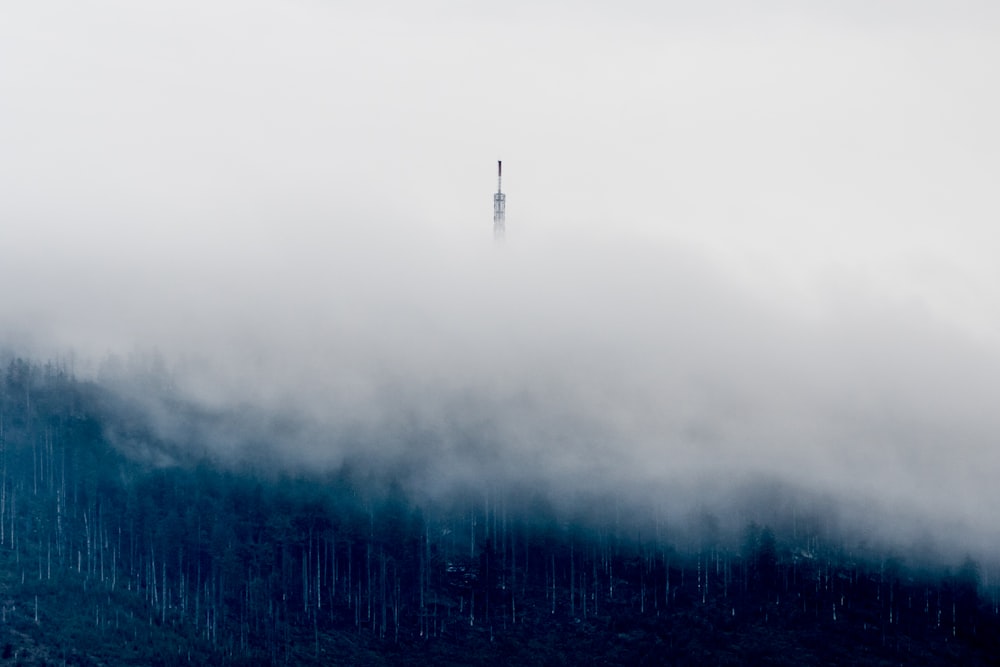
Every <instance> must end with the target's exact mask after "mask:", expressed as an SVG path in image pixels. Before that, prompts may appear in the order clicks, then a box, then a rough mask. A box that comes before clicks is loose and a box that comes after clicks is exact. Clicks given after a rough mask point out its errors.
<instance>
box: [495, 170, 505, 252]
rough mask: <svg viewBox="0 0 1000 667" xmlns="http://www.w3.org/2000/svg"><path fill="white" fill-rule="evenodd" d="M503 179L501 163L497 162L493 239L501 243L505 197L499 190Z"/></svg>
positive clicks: (503, 231) (503, 227)
mask: <svg viewBox="0 0 1000 667" xmlns="http://www.w3.org/2000/svg"><path fill="white" fill-rule="evenodd" d="M502 179H503V163H502V162H501V161H500V160H497V191H496V193H495V194H494V195H493V238H494V240H496V241H502V240H503V237H504V233H505V232H506V217H507V195H505V194H504V193H503V189H502V188H501V184H502Z"/></svg>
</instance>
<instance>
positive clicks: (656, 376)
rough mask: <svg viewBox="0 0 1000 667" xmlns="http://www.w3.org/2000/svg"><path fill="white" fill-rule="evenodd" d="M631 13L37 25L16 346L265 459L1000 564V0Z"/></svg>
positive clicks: (11, 175)
mask: <svg viewBox="0 0 1000 667" xmlns="http://www.w3.org/2000/svg"><path fill="white" fill-rule="evenodd" d="M886 7H889V6H888V5H887V6H886ZM628 8H629V10H630V11H629V12H626V11H624V10H623V13H622V14H621V15H618V14H613V15H606V12H605V10H601V9H599V8H589V9H586V11H583V12H582V13H581V14H579V15H575V16H574V17H573V19H572V20H569V21H565V22H564V21H562V20H561V17H562V13H561V11H560V6H559V4H558V3H551V5H550V6H547V7H546V9H545V11H543V12H542V14H541V16H539V17H537V18H536V20H530V21H529V20H528V18H527V16H526V14H527V13H528V10H527V9H526V8H523V7H518V6H515V7H512V8H511V9H510V11H511V13H510V14H509V15H506V16H501V17H497V16H493V15H492V14H489V13H486V12H479V11H473V10H468V9H466V10H459V9H457V8H451V7H448V6H447V3H444V4H442V5H440V7H438V9H439V10H440V11H441V13H442V15H441V16H440V17H437V18H426V17H424V18H420V17H417V16H412V15H408V14H407V13H406V12H405V11H402V12H395V13H394V12H389V15H383V14H381V13H379V12H375V11H374V10H367V9H361V8H357V7H347V6H340V5H320V4H317V3H306V2H287V3H277V2H257V3H251V4H249V5H243V4H241V5H236V4H234V3H227V2H218V3H209V4H207V5H205V4H200V5H195V4H185V3H174V4H171V6H170V7H167V6H165V5H163V6H160V5H155V4H154V5H151V6H148V7H146V8H144V9H140V8H135V7H126V6H122V5H119V4H118V3H111V2H109V3H99V4H98V5H97V8H96V9H94V10H93V11H91V10H90V9H86V10H84V9H81V8H77V7H76V6H75V5H72V4H70V3H59V2H45V3H39V4H38V6H37V7H35V8H21V9H17V10H6V12H7V13H8V14H10V16H9V18H10V19H11V20H9V21H4V22H3V23H4V24H5V26H6V27H4V28H0V30H2V34H0V37H2V39H0V43H2V44H3V46H2V47H0V49H2V55H3V58H2V59H3V61H4V62H6V63H13V64H12V65H10V66H7V67H5V68H4V71H3V72H2V73H0V80H2V81H3V85H4V87H5V89H7V90H10V91H11V92H12V93H13V94H12V95H10V96H9V98H8V100H6V101H5V103H4V104H3V106H2V107H0V126H2V127H4V128H5V129H4V130H3V137H2V141H3V145H4V147H5V148H4V150H3V151H2V153H3V157H0V187H2V190H3V191H4V192H5V193H7V194H6V195H5V196H4V198H3V201H2V202H0V218H2V220H3V223H2V224H3V235H4V238H5V240H4V243H3V245H2V247H0V281H2V284H3V285H4V286H5V288H4V292H3V302H2V309H0V335H2V337H3V342H4V343H5V344H6V345H7V346H9V347H12V348H13V349H15V350H18V351H20V352H22V353H25V354H32V355H37V356H42V357H46V356H51V357H59V358H62V359H69V360H70V362H71V364H72V366H73V369H74V371H75V372H76V373H77V374H79V375H81V376H83V377H92V378H95V379H98V380H100V381H102V382H106V383H108V384H110V385H113V386H117V387H119V388H120V389H121V391H122V392H123V394H126V395H129V396H131V397H132V400H134V401H135V403H136V404H137V405H138V406H140V407H141V409H142V410H143V411H144V414H146V415H147V416H148V419H150V421H151V423H152V424H153V425H154V427H155V433H156V436H157V437H159V438H162V439H163V440H165V441H169V442H172V443H176V444H179V445H184V446H192V447H198V448H208V449H209V450H210V451H211V452H213V453H214V454H215V455H217V456H219V457H222V458H224V459H225V460H237V461H238V460H241V459H242V460H266V461H269V462H277V463H278V464H280V465H282V466H287V467H288V468H289V469H291V470H314V471H315V470H329V469H335V468H337V467H338V466H341V465H343V464H344V463H345V462H353V463H356V462H358V461H361V462H364V463H365V465H369V466H371V467H372V468H382V469H391V470H394V471H396V473H397V474H399V475H401V476H403V477H404V478H405V479H406V483H407V484H408V485H409V486H410V487H411V488H412V489H420V490H421V492H422V493H427V494H431V495H433V494H435V493H446V492H447V491H448V489H450V488H455V487H460V486H470V485H472V486H474V485H476V484H504V483H515V482H516V483H525V482H526V483H529V484H531V485H535V486H537V487H538V488H541V489H546V490H547V491H546V492H547V493H551V494H553V496H558V495H559V494H561V493H565V494H569V495H570V496H572V495H573V494H575V493H578V492H581V490H593V491H594V492H595V493H603V492H607V491H608V490H612V489H617V490H618V492H620V493H621V494H622V495H623V496H633V495H634V496H636V497H639V498H647V499H649V500H650V502H651V503H662V502H667V501H670V502H672V503H674V504H675V506H677V507H681V506H684V507H687V506H692V507H693V506H703V507H717V508H718V509H719V511H723V510H724V509H725V507H724V506H727V507H733V506H738V505H739V501H738V500H732V499H731V498H730V492H729V489H731V488H733V487H742V486H746V485H752V484H761V483H763V484H765V485H767V484H776V485H787V486H788V487H789V488H793V489H798V490H801V492H802V493H803V494H806V493H807V494H813V495H812V496H810V497H822V498H831V499H833V500H831V503H832V504H837V503H842V506H843V507H844V508H853V509H850V510H848V509H845V510H844V511H845V512H848V513H852V514H851V516H854V517H857V516H860V515H861V514H863V513H864V509H865V508H871V507H877V508H878V512H877V513H876V514H877V515H878V516H879V517H884V519H880V520H884V522H885V524H884V525H885V526H886V528H885V531H886V532H887V533H891V532H893V531H897V532H900V533H903V532H906V530H908V529H904V528H902V527H901V526H903V525H904V524H905V526H913V525H918V524H919V525H922V526H923V527H924V528H925V529H926V527H927V526H933V527H935V529H936V531H937V532H938V533H939V534H940V535H945V536H947V537H946V538H945V539H950V540H953V541H954V542H955V543H956V545H958V546H957V548H959V549H961V548H967V549H970V550H975V551H986V550H988V551H990V552H992V553H994V554H995V553H996V550H997V548H998V547H1000V534H998V533H997V531H996V528H995V526H994V524H993V522H992V518H991V514H990V512H991V509H992V508H994V507H996V506H998V505H1000V492H998V491H997V487H996V484H995V478H996V477H997V474H998V473H1000V454H998V453H997V450H996V447H995V446H994V445H995V441H996V438H997V436H998V435H1000V417H998V416H997V414H996V410H995V398H996V397H997V396H998V395H1000V379H998V378H1000V373H998V371H1000V367H998V366H1000V344H998V338H997V330H998V329H997V327H998V325H1000V310H998V307H997V305H996V304H997V303H1000V300H998V297H1000V294H998V288H997V285H998V284H1000V283H998V278H1000V276H998V275H997V268H996V265H995V261H994V257H995V252H994V251H993V249H994V248H995V247H996V244H997V243H998V242H1000V238H998V235H997V232H996V229H995V226H994V225H991V224H989V223H990V222H991V221H992V220H995V219H996V214H997V212H998V211H997V204H996V201H995V198H994V197H992V196H990V192H989V188H988V187H987V184H989V183H993V182H995V180H996V177H997V176H998V175H1000V174H998V173H997V165H996V163H995V160H993V159H992V156H993V155H995V151H996V149H997V148H998V147H1000V134H998V132H997V130H996V127H995V123H994V122H993V120H992V119H993V118H995V117H996V115H997V112H1000V108H998V106H1000V104H998V98H997V95H996V93H995V92H994V91H992V90H991V88H992V87H990V86H987V85H985V83H984V82H985V81H988V80H989V79H988V76H989V74H990V73H989V71H988V70H989V63H991V62H996V58H997V56H998V55H1000V54H998V53H997V47H996V46H995V44H993V40H992V39H990V37H991V33H990V30H989V26H990V25H995V21H996V18H997V17H996V15H995V11H994V10H993V9H992V7H990V6H985V5H977V4H974V3H972V4H969V6H968V8H966V9H967V11H965V12H964V13H962V12H959V11H958V10H955V11H952V10H949V9H947V8H946V7H945V5H943V4H941V5H938V4H936V3H924V4H922V5H921V6H920V7H919V8H917V9H906V10H904V9H903V8H901V7H900V8H889V9H884V10H882V11H879V12H872V11H871V10H868V9H866V8H864V7H862V6H860V5H858V6H854V5H844V9H843V10H842V11H840V12H837V13H835V14H831V13H830V12H828V11H824V10H822V9H821V8H819V7H818V6H817V7H812V6H811V5H810V3H804V4H803V7H802V8H800V9H799V10H796V11H794V12H791V11H787V10H781V9H780V8H778V7H776V6H770V5H766V6H765V5H762V6H761V8H760V11H759V12H746V11H738V10H737V8H736V6H735V5H730V4H728V3H721V4H720V8H721V9H720V12H719V13H718V14H717V15H716V14H712V13H707V12H706V13H705V14H700V13H697V12H685V11H682V10H681V9H680V8H678V7H674V6H672V5H669V6H667V8H666V9H659V10H654V9H652V8H647V7H644V6H643V5H642V4H641V3H633V4H631V5H628ZM393 9H395V10H400V9H401V8H400V7H395V8H393ZM562 9H563V10H565V9H566V8H562ZM637 16H638V17H645V18H646V19H648V21H643V20H638V19H637V18H636V17H637ZM497 157H501V158H503V159H504V161H505V163H506V164H505V167H506V168H505V170H504V171H505V181H504V184H505V187H504V189H505V191H506V192H507V194H508V238H507V240H506V242H504V243H502V244H498V243H495V242H494V241H493V239H492V237H491V234H490V232H491V227H490V222H491V221H490V219H489V213H490V211H489V201H490V193H491V190H492V189H493V188H494V187H495V182H494V180H493V179H494V176H493V171H492V170H493V167H494V164H495V159H496V158H497ZM137 388H138V389H139V390H137ZM178 397H180V398H181V399H182V400H183V402H184V404H185V405H187V406H188V407H189V408H190V410H178V409H177V403H176V400H175V399H177V398H178ZM192 410H194V412H192ZM195 413H197V414H198V415H201V417H199V418H197V419H195V418H194V417H193V416H192V415H193V414H195ZM796 493H798V492H796ZM831 511H833V510H831ZM904 518H905V521H904ZM913 538H914V535H912V534H910V535H906V536H904V537H903V538H900V539H913Z"/></svg>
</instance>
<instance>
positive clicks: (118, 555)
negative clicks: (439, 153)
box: [0, 359, 1000, 664]
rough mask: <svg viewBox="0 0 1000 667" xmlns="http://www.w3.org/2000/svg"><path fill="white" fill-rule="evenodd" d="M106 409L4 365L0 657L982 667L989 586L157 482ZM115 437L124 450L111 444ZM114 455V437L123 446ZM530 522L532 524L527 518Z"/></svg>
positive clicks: (297, 488)
mask: <svg viewBox="0 0 1000 667" xmlns="http://www.w3.org/2000/svg"><path fill="white" fill-rule="evenodd" d="M118 405H119V401H118V399H116V397H115V396H114V395H113V394H112V393H110V392H109V391H108V390H106V389H104V388H102V387H100V386H98V385H96V384H93V383H87V382H79V381H77V380H75V379H74V378H73V377H72V375H71V374H70V373H69V372H68V371H67V370H66V369H65V368H64V367H62V366H60V365H59V364H54V363H50V364H42V365H39V364H33V363H30V362H27V361H24V360H21V359H11V360H8V362H7V364H6V368H5V369H4V372H3V380H2V391H0V572H2V573H3V574H2V578H0V584H2V590H4V591H6V593H5V594H4V595H5V597H4V599H3V600H2V601H0V609H2V623H0V631H2V635H0V641H2V642H3V646H4V650H3V656H5V658H10V659H17V660H19V661H21V662H24V663H26V664H31V663H32V662H34V663H36V664H40V663H42V662H51V663H54V664H64V663H66V664H72V663H79V664H88V663H93V664H172V663H178V664H179V663H189V662H195V663H201V662H207V661H215V662H221V663H223V664H243V663H245V664H261V663H263V664H309V663H314V664H331V663H332V664H341V663H344V664H346V663H353V664H377V663H381V662H390V663H396V664H406V663H413V664H424V663H427V662H428V661H433V662H437V663H442V664H446V663H451V664H488V663H494V662H495V663H517V664H563V663H565V664H570V663H572V664H577V663H580V662H583V663H586V662H594V661H595V660H596V661H600V662H604V663H610V664H643V663H647V664H700V663H703V662H705V661H707V660H708V661H712V662H716V663H719V664H745V663H746V662H752V661H765V662H772V663H774V664H793V663H794V664H805V663H815V662H818V661H820V660H825V661H831V660H832V661H835V662H851V663H853V664H882V663H883V662H884V661H889V660H892V661H895V662H900V661H902V662H907V663H908V664H944V663H955V664H959V663H961V664H991V663H995V662H996V660H997V659H998V656H1000V644H998V641H1000V640H998V637H1000V623H998V618H1000V617H998V605H997V592H996V587H995V585H992V584H991V585H986V584H987V582H984V581H983V577H982V574H981V573H980V572H979V568H978V565H977V564H976V563H975V562H974V561H972V560H971V559H970V560H967V561H966V562H965V563H964V564H963V565H962V566H961V567H960V568H956V569H955V570H954V571H952V572H948V571H945V570H936V571H931V570H920V571H918V570H916V569H914V568H911V567H907V566H906V563H905V562H904V561H901V560H899V559H894V558H891V557H888V556H886V557H881V556H875V557H872V556H870V555H866V556H860V555H857V554H854V553H852V552H851V551H850V550H848V549H846V548H845V547H844V545H842V544H836V543H833V542H831V541H829V540H827V539H826V537H825V536H822V537H821V536H820V535H819V534H818V533H815V532H809V531H803V532H802V533H801V534H794V535H786V534H775V532H774V531H773V530H772V529H771V528H769V527H767V526H758V525H756V524H750V525H748V526H746V529H745V531H744V533H743V535H742V536H741V539H740V540H737V541H735V542H734V541H732V540H723V539H721V538H720V539H718V540H712V539H702V540H700V541H699V542H698V543H697V544H692V543H690V541H686V542H685V543H684V544H683V545H681V544H678V543H676V542H674V541H672V536H671V533H670V531H669V530H667V528H665V527H661V526H659V525H657V524H655V523H654V525H652V526H651V525H649V524H648V523H641V522H638V521H630V520H624V519H621V518H616V519H615V520H614V521H611V520H593V519H591V520H588V519H584V518H581V517H570V516H564V515H562V514H561V513H560V512H559V511H557V510H555V509H553V508H552V507H551V506H547V505H546V504H545V502H544V496H542V495H541V494H539V501H538V502H537V503H534V504H532V503H531V502H529V501H526V499H525V497H524V495H525V494H524V493H519V494H518V497H514V496H513V495H512V492H511V491H509V490H507V491H504V490H499V489H488V490H481V491H477V492H475V493H472V494H468V495H467V496H466V497H464V498H463V499H461V500H456V501H455V502H450V503H447V504H437V505H425V506H423V507H418V506H417V505H415V504H414V502H413V500H412V499H411V498H409V497H407V496H406V494H404V493H403V491H402V490H401V489H400V488H399V487H398V486H396V485H393V484H392V483H391V481H390V482H389V483H385V481H384V480H381V479H379V480H376V479H374V478H372V477H370V476H369V473H367V472H365V473H363V472H361V471H358V470H354V471H352V470H351V469H349V468H344V469H341V470H339V471H336V472H333V473H329V474H316V475H313V476H309V477H302V476H290V475H283V474H281V473H280V472H276V471H260V470H251V469H245V470H236V469H233V468H232V467H231V466H229V467H226V466H221V465H218V464H216V463H213V462H211V461H207V460H202V461H186V462H182V463H175V464H171V465H162V466H153V465H151V464H150V463H149V462H148V460H147V461H146V462H137V461H135V460H133V459H131V458H129V457H128V456H127V455H126V453H125V452H122V451H118V450H116V449H115V448H114V447H112V446H111V444H110V442H111V441H112V440H114V441H123V440H127V439H129V438H131V439H132V440H136V439H146V440H147V441H148V442H147V445H148V446H150V447H153V448H155V447H157V446H158V445H157V443H156V442H155V436H154V434H152V433H150V432H149V431H148V430H144V428H143V425H142V423H141V420H136V419H135V417H134V414H131V413H130V415H131V416H129V417H128V418H127V419H126V418H124V417H122V414H121V413H120V412H118V411H116V406H118ZM116 429H117V430H118V431H122V430H124V431H128V432H129V433H127V434H126V435H128V438H120V437H119V438H109V437H108V435H109V433H110V432H112V431H115V430H116ZM119 435H121V433H119ZM530 507H534V510H532V511H528V509H527V508H530Z"/></svg>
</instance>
